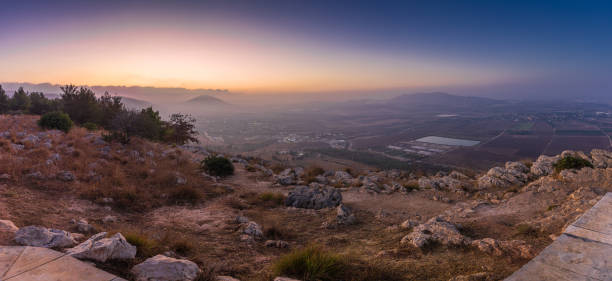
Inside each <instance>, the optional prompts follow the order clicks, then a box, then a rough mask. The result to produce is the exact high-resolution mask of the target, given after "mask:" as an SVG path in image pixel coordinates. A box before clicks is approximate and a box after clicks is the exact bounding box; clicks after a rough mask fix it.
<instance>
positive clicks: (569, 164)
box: [553, 156, 593, 173]
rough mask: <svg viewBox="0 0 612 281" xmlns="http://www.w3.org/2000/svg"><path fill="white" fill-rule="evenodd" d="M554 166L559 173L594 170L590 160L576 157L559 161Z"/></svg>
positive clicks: (566, 157)
mask: <svg viewBox="0 0 612 281" xmlns="http://www.w3.org/2000/svg"><path fill="white" fill-rule="evenodd" d="M553 166H554V167H555V172H557V173H558V172H560V171H563V170H567V169H582V168H584V167H590V168H593V164H591V162H589V161H588V160H585V159H582V158H580V157H574V156H565V157H563V158H561V159H560V160H559V161H557V162H556V163H555V164H554V165H553Z"/></svg>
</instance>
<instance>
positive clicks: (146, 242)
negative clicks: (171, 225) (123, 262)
mask: <svg viewBox="0 0 612 281" xmlns="http://www.w3.org/2000/svg"><path fill="white" fill-rule="evenodd" d="M122 234H123V237H125V240H127V241H128V243H130V244H132V245H134V246H136V250H137V251H136V253H137V255H138V256H139V257H144V258H148V257H152V256H154V255H156V254H157V253H158V252H159V250H160V249H159V248H160V245H159V243H158V242H157V241H155V240H153V239H151V238H149V237H147V236H145V235H143V234H139V233H135V232H126V233H122Z"/></svg>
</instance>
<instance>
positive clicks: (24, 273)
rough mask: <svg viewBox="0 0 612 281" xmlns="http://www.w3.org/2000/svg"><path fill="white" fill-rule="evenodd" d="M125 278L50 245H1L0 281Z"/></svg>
mask: <svg viewBox="0 0 612 281" xmlns="http://www.w3.org/2000/svg"><path fill="white" fill-rule="evenodd" d="M5 280H7V281H9V280H10V281H26V280H27V281H83V280H88V281H125V279H122V278H119V277H117V276H115V275H112V274H110V273H108V272H105V271H103V270H100V269H98V268H96V267H95V266H93V265H90V264H88V263H85V262H82V261H80V260H78V259H75V258H73V257H71V256H67V255H66V254H64V253H61V252H58V251H54V250H51V249H46V248H38V247H21V246H3V247H0V281H5Z"/></svg>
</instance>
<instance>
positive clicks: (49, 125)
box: [38, 111, 73, 133]
mask: <svg viewBox="0 0 612 281" xmlns="http://www.w3.org/2000/svg"><path fill="white" fill-rule="evenodd" d="M72 125H73V123H72V120H70V117H69V116H68V114H66V113H63V112H59V111H54V112H49V113H46V114H45V115H43V116H41V117H40V120H38V126H40V127H41V128H43V129H49V130H53V129H57V130H60V131H63V132H65V133H67V132H69V131H70V129H71V128H72Z"/></svg>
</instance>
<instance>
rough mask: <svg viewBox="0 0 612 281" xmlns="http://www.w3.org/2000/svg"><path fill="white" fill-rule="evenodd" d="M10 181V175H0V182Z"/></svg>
mask: <svg viewBox="0 0 612 281" xmlns="http://www.w3.org/2000/svg"><path fill="white" fill-rule="evenodd" d="M10 179H11V175H9V174H1V175H0V180H10Z"/></svg>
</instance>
